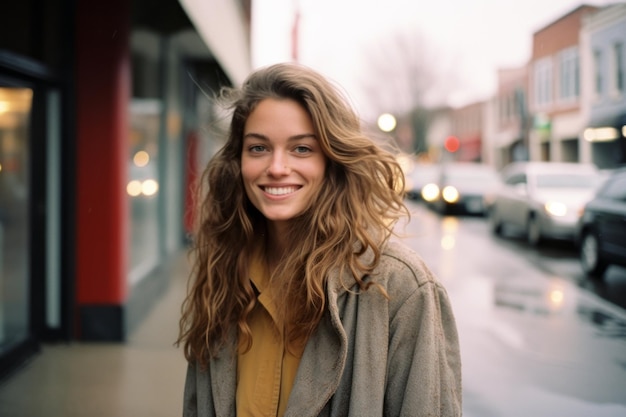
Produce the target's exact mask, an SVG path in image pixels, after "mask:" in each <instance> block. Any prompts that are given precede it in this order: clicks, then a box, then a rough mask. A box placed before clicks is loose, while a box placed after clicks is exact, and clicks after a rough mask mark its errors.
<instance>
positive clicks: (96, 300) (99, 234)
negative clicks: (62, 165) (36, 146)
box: [76, 0, 131, 340]
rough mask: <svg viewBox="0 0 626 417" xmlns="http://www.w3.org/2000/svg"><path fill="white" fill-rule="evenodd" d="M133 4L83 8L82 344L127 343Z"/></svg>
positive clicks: (85, 2) (79, 40) (79, 44)
mask: <svg viewBox="0 0 626 417" xmlns="http://www.w3.org/2000/svg"><path fill="white" fill-rule="evenodd" d="M129 20H130V6H129V1H128V0H107V1H91V0H78V1H77V33H76V52H77V53H76V57H77V68H76V70H77V71H76V74H77V80H76V92H77V97H76V100H77V109H76V110H77V113H76V114H77V141H78V143H77V172H78V178H77V179H76V180H77V205H78V207H77V210H76V213H77V234H78V235H77V256H76V259H77V268H76V303H77V325H78V328H77V331H78V335H77V336H78V337H79V338H81V339H86V340H123V339H124V337H125V329H124V308H123V306H124V302H125V301H126V297H127V283H126V279H127V278H126V277H127V262H128V249H129V245H128V239H127V228H128V204H127V199H126V181H127V160H128V132H129V126H128V110H127V109H128V103H129V100H130V95H131V86H130V23H129Z"/></svg>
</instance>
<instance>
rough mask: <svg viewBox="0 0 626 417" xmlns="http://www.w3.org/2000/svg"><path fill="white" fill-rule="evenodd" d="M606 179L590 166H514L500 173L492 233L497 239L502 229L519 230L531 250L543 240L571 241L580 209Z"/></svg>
mask: <svg viewBox="0 0 626 417" xmlns="http://www.w3.org/2000/svg"><path fill="white" fill-rule="evenodd" d="M605 178H606V176H605V175H602V174H601V173H600V171H599V170H598V169H597V168H596V167H595V166H594V165H591V164H580V163H566V162H565V163H561V162H514V163H512V164H510V165H508V166H506V167H505V168H504V169H503V170H502V180H503V181H502V186H501V187H500V189H499V190H498V191H497V192H496V193H495V194H494V199H493V202H492V205H491V207H490V212H489V218H490V222H491V229H492V231H493V232H494V233H496V234H498V235H502V234H503V229H504V228H515V229H518V230H521V231H523V232H525V234H526V239H527V241H528V243H529V244H530V245H532V246H536V245H538V244H539V243H540V242H541V241H542V240H543V239H544V238H550V239H565V240H570V241H574V240H575V238H576V233H577V225H578V221H579V219H580V216H581V214H582V211H583V208H584V206H585V204H586V203H587V202H588V201H589V200H591V198H592V197H593V196H594V193H595V192H596V190H597V189H598V188H599V187H600V185H601V184H602V183H603V182H604V180H605Z"/></svg>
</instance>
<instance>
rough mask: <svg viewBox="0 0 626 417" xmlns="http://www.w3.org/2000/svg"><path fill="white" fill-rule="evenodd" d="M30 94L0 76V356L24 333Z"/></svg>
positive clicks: (26, 322) (26, 324)
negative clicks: (5, 82) (6, 82)
mask: <svg viewBox="0 0 626 417" xmlns="http://www.w3.org/2000/svg"><path fill="white" fill-rule="evenodd" d="M32 99H33V91H32V89H30V88H19V87H15V86H6V84H5V85H3V83H2V81H1V80H0V355H2V353H3V352H6V351H8V350H10V349H12V348H13V347H14V346H16V345H18V344H19V343H21V342H23V341H24V340H25V339H26V338H27V337H28V335H29V308H30V306H29V296H30V293H29V291H30V285H29V284H30V283H29V277H30V271H29V247H30V245H29V236H30V219H29V213H30V204H31V203H30V197H29V196H30V194H31V193H30V186H31V185H30V184H31V181H30V178H29V172H30V166H29V161H30V144H31V140H30V131H29V126H30V119H31V111H32Z"/></svg>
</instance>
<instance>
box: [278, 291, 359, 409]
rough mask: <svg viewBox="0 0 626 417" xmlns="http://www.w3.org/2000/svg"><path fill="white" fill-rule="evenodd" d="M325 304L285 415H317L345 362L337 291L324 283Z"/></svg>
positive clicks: (345, 340)
mask: <svg viewBox="0 0 626 417" xmlns="http://www.w3.org/2000/svg"><path fill="white" fill-rule="evenodd" d="M327 288H328V291H327V296H328V300H327V301H328V305H329V306H334V308H330V309H329V310H327V311H326V313H325V314H324V316H323V317H322V320H321V322H320V324H319V325H318V327H317V329H316V331H315V332H314V333H313V334H312V335H311V337H310V338H309V341H308V342H307V344H306V347H305V349H304V353H303V354H302V359H301V360H300V365H299V367H298V373H297V375H296V379H295V381H294V386H293V389H292V391H291V395H290V397H289V404H288V406H287V411H286V413H285V417H288V416H298V417H304V416H317V415H319V414H320V412H321V411H322V410H323V408H324V406H325V405H326V404H327V403H328V401H329V400H330V398H331V397H332V396H333V394H334V393H335V392H336V391H337V387H338V386H339V383H340V381H341V377H342V375H343V370H344V368H345V365H346V357H347V351H348V340H347V337H346V333H345V331H344V329H343V326H342V324H341V319H340V317H339V312H338V309H337V308H336V306H337V297H338V295H337V291H336V287H334V286H327Z"/></svg>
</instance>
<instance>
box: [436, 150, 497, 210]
mask: <svg viewBox="0 0 626 417" xmlns="http://www.w3.org/2000/svg"><path fill="white" fill-rule="evenodd" d="M499 186H500V176H499V174H498V172H497V171H496V170H495V168H493V167H491V166H489V165H485V164H481V163H474V162H449V163H445V164H442V165H441V168H440V170H439V177H438V179H437V182H436V187H435V192H433V193H432V194H433V198H432V199H431V200H430V204H431V207H432V208H434V209H435V210H436V211H437V212H439V213H441V214H450V213H468V214H477V215H484V214H485V213H487V212H488V209H489V205H490V202H491V198H492V195H493V193H494V192H495V190H496V189H498V187H499ZM427 201H428V199H427Z"/></svg>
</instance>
